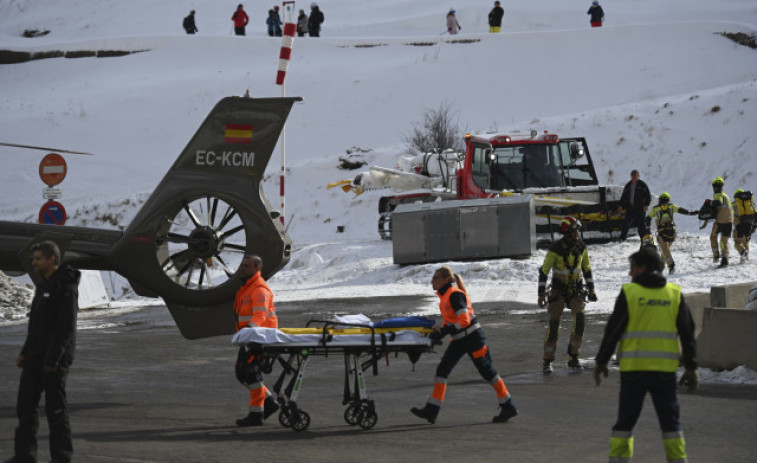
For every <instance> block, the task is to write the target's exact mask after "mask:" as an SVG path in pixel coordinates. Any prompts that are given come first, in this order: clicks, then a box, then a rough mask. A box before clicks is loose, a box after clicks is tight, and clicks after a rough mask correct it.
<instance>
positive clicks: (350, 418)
mask: <svg viewBox="0 0 757 463" xmlns="http://www.w3.org/2000/svg"><path fill="white" fill-rule="evenodd" d="M358 412H359V409H358V408H356V407H355V405H353V404H350V406H349V407H347V409H346V410H345V411H344V421H346V422H347V424H349V425H350V426H355V425H356V424H357V422H358V418H357V417H358Z"/></svg>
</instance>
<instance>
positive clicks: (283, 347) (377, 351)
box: [232, 320, 434, 431]
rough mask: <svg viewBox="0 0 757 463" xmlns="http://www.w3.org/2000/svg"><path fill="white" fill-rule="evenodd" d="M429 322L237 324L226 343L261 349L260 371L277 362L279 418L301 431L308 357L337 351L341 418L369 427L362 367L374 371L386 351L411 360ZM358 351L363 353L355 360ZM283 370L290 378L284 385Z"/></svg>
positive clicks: (422, 347)
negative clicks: (341, 376)
mask: <svg viewBox="0 0 757 463" xmlns="http://www.w3.org/2000/svg"><path fill="white" fill-rule="evenodd" d="M432 323H433V321H432V320H429V323H428V324H426V326H411V327H408V326H402V327H375V326H370V325H365V324H353V323H350V324H345V323H344V322H341V321H326V320H311V321H309V322H308V323H307V325H306V327H305V328H282V329H275V328H258V327H248V328H243V329H241V330H239V332H237V333H236V334H235V335H234V337H233V339H232V343H233V344H237V345H246V346H248V347H255V348H257V349H262V352H263V362H262V366H261V371H262V372H263V373H271V372H272V371H273V366H274V364H276V363H278V364H279V365H281V366H282V372H281V374H280V375H279V377H278V379H277V380H276V383H275V384H274V386H273V392H274V393H275V396H276V400H277V402H278V404H279V406H280V411H279V423H280V424H281V425H282V426H284V427H289V428H292V429H293V430H295V431H304V430H305V429H307V428H308V426H309V425H310V415H309V414H308V413H307V412H305V411H304V410H302V409H300V408H299V407H298V405H297V398H298V396H299V393H300V391H301V390H302V385H303V380H304V377H305V371H306V370H307V366H308V360H309V359H310V357H312V356H314V355H322V356H326V357H327V356H328V355H329V354H332V353H336V354H339V353H341V354H343V356H344V394H343V398H342V405H346V406H347V407H346V409H345V411H344V420H345V421H346V422H347V423H348V424H350V425H352V426H354V425H358V426H360V427H361V428H363V429H371V428H372V427H373V426H375V425H376V422H377V421H378V414H377V413H376V407H375V404H374V402H373V400H371V399H369V398H368V391H367V387H366V382H365V377H364V375H363V372H364V371H366V370H368V369H369V368H372V371H373V374H374V375H377V374H378V361H379V359H381V358H386V362H387V364H388V362H389V354H390V353H394V354H395V356H396V355H398V354H399V353H405V354H407V355H408V357H409V358H410V361H411V362H412V363H413V364H415V362H417V361H418V358H420V356H421V354H423V353H425V352H429V351H430V350H431V347H432V345H433V344H434V342H433V341H432V339H431V338H430V337H429V334H430V333H431V332H432V329H431V328H430V326H431V324H432ZM424 324H425V323H424ZM315 325H318V326H315ZM361 356H364V357H367V358H366V359H365V360H361V358H360V357H361ZM289 375H292V377H291V379H290V380H289V382H288V383H287V385H286V387H285V386H284V383H285V382H287V377H288V376H289Z"/></svg>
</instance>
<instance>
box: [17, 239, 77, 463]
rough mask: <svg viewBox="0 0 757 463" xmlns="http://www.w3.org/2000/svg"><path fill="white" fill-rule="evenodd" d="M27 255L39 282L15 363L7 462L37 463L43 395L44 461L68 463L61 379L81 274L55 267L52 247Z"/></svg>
mask: <svg viewBox="0 0 757 463" xmlns="http://www.w3.org/2000/svg"><path fill="white" fill-rule="evenodd" d="M32 252H33V255H32V267H33V268H34V272H35V273H37V274H39V275H40V276H41V277H42V279H41V281H40V282H39V283H38V284H37V287H36V290H35V293H34V299H33V300H32V306H31V312H30V314H29V329H28V332H27V335H26V342H24V346H23V347H22V348H21V354H20V355H19V356H18V358H17V359H16V365H18V367H19V368H21V381H20V384H19V388H18V401H17V402H16V414H17V416H18V427H17V428H16V435H15V445H14V452H15V457H14V458H13V459H11V460H9V461H11V462H19V463H20V462H26V461H37V430H38V429H39V413H38V411H37V410H38V407H39V400H40V398H41V396H42V392H43V391H44V393H45V413H46V415H47V423H48V425H49V427H50V455H51V457H52V460H53V461H55V462H59V463H70V461H71V456H72V454H73V445H72V440H71V425H70V422H69V415H68V402H67V401H66V378H67V376H68V368H69V367H70V366H71V363H73V361H74V350H75V348H76V315H77V311H78V310H79V280H80V278H81V273H80V272H79V271H78V270H76V269H75V268H73V267H71V266H70V265H68V264H65V265H60V250H59V249H58V246H57V245H56V244H55V243H54V242H52V241H42V242H39V243H36V244H35V245H33V246H32Z"/></svg>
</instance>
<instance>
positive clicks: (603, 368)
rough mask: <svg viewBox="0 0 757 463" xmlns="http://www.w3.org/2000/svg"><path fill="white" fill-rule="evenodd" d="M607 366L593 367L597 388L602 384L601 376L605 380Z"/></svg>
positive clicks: (598, 365) (597, 365)
mask: <svg viewBox="0 0 757 463" xmlns="http://www.w3.org/2000/svg"><path fill="white" fill-rule="evenodd" d="M607 374H608V371H607V364H606V363H605V364H599V363H598V364H596V365H595V366H594V382H595V383H596V385H597V386H599V384H600V383H601V382H602V375H605V378H607Z"/></svg>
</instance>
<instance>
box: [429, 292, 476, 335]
mask: <svg viewBox="0 0 757 463" xmlns="http://www.w3.org/2000/svg"><path fill="white" fill-rule="evenodd" d="M458 292H459V293H463V295H465V301H466V303H467V306H468V307H467V308H465V309H460V310H457V311H455V308H454V307H452V304H451V303H450V301H449V298H450V296H452V295H453V294H454V293H458ZM437 294H438V295H439V299H440V300H439V310H440V311H441V312H442V318H443V319H444V325H454V326H455V328H457V329H458V330H464V329H465V328H467V327H469V326H470V323H471V320H472V319H473V305H472V304H471V301H470V298H469V297H468V295H467V294H466V293H465V291H463V290H461V289H460V288H458V287H457V286H450V287H449V289H447V291H445V292H444V294H439V293H438V292H437Z"/></svg>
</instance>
